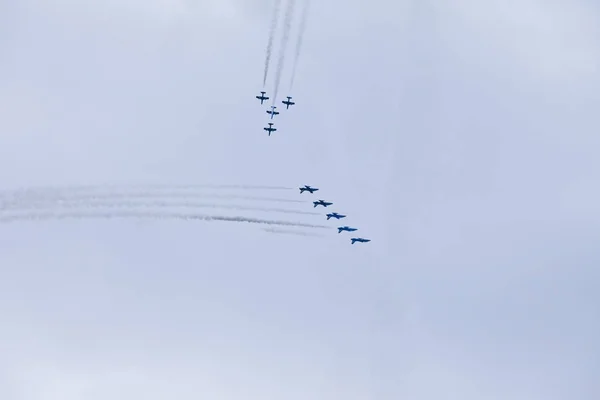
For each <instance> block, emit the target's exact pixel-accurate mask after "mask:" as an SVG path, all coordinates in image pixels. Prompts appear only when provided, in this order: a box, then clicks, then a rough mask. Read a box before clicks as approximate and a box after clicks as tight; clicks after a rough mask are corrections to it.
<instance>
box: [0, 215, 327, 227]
mask: <svg viewBox="0 0 600 400" xmlns="http://www.w3.org/2000/svg"><path fill="white" fill-rule="evenodd" d="M131 218H133V219H155V220H183V221H223V222H246V223H250V224H265V225H280V226H295V227H300V228H315V229H330V228H331V227H330V226H326V225H314V224H307V223H302V222H292V221H279V220H268V219H261V218H248V217H227V216H217V215H202V214H186V213H166V212H165V213H157V212H118V213H117V212H93V213H81V212H72V213H52V212H38V213H27V214H12V215H0V224H1V223H11V222H18V221H45V220H46V221H47V220H65V219H131Z"/></svg>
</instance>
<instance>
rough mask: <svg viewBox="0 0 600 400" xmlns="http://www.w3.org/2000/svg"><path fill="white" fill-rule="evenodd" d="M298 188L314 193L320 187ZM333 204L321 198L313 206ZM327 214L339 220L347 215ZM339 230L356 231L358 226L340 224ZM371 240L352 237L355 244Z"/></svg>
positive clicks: (328, 218) (329, 217)
mask: <svg viewBox="0 0 600 400" xmlns="http://www.w3.org/2000/svg"><path fill="white" fill-rule="evenodd" d="M298 189H300V194H302V193H304V192H309V193H310V194H313V193H314V192H316V191H318V190H319V188H315V187H312V186H310V185H304V186H301V187H299V188H298ZM331 205H333V203H332V202H329V201H325V200H321V199H319V200H316V201H313V208H317V207H318V206H322V207H324V208H327V207H329V206H331ZM325 216H326V217H327V220H328V221H329V220H330V219H331V218H335V219H337V220H340V219H342V218H346V215H343V214H338V213H337V212H332V213H328V214H325ZM337 230H338V233H342V232H355V231H357V230H358V228H352V227H350V226H348V225H344V226H339V227H338V228H337ZM370 241H371V239H366V238H363V237H352V238H350V244H354V243H367V242H370Z"/></svg>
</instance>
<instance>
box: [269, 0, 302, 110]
mask: <svg viewBox="0 0 600 400" xmlns="http://www.w3.org/2000/svg"><path fill="white" fill-rule="evenodd" d="M295 3H296V1H295V0H288V3H287V7H286V9H285V19H284V23H283V24H284V26H283V36H282V38H281V49H280V50H279V51H280V53H279V63H278V64H277V75H276V76H275V91H274V93H273V105H275V101H276V100H277V92H278V91H279V83H280V82H281V73H282V72H283V63H284V61H285V50H286V47H287V42H288V39H289V37H290V29H291V27H292V17H293V16H294V4H295Z"/></svg>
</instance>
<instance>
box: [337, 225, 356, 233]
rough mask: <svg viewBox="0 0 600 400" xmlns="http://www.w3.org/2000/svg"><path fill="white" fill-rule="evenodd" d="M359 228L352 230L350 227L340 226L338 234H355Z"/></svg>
mask: <svg viewBox="0 0 600 400" xmlns="http://www.w3.org/2000/svg"><path fill="white" fill-rule="evenodd" d="M357 230H358V229H357V228H350V227H349V226H340V227H338V233H342V231H346V232H354V231H357Z"/></svg>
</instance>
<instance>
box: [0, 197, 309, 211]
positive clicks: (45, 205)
mask: <svg viewBox="0 0 600 400" xmlns="http://www.w3.org/2000/svg"><path fill="white" fill-rule="evenodd" d="M152 207H156V208H192V209H193V208H216V209H229V210H238V211H263V212H274V213H282V214H296V215H320V213H317V212H314V211H301V210H291V209H287V208H270V207H249V206H241V205H237V204H213V203H201V202H196V201H169V200H144V199H143V198H142V199H140V200H131V199H124V200H123V201H115V200H112V199H67V200H61V201H37V202H29V203H21V204H19V203H14V204H11V205H8V206H4V207H0V212H10V211H28V210H29V211H31V210H44V209H53V210H56V209H71V210H72V209H102V208H108V209H115V208H134V209H135V208H152ZM0 215H1V214H0Z"/></svg>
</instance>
